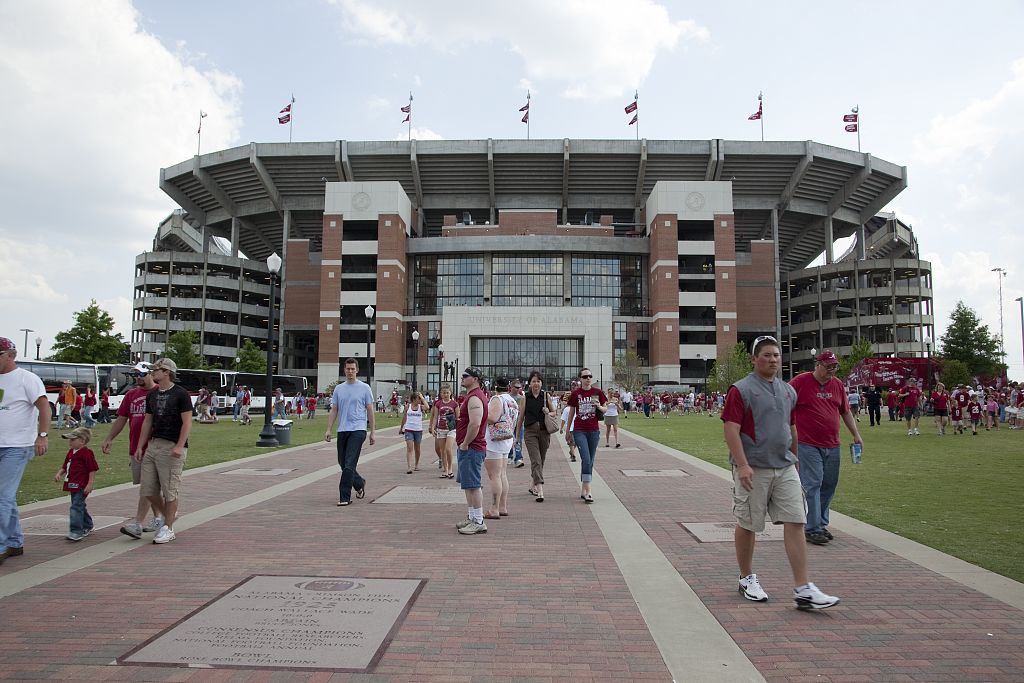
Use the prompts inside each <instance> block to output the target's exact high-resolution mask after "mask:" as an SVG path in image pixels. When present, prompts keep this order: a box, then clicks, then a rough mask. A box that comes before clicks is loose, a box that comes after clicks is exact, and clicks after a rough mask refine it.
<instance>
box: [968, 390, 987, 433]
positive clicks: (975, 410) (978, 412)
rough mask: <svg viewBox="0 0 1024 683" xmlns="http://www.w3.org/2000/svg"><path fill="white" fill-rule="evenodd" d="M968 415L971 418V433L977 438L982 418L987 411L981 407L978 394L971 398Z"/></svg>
mask: <svg viewBox="0 0 1024 683" xmlns="http://www.w3.org/2000/svg"><path fill="white" fill-rule="evenodd" d="M967 413H968V415H970V416H971V433H972V435H973V436H977V435H978V423H979V422H981V416H982V415H983V414H984V413H985V409H984V408H982V407H981V402H980V401H979V400H978V394H975V395H974V396H972V397H971V402H970V403H968V404H967Z"/></svg>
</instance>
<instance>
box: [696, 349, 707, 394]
mask: <svg viewBox="0 0 1024 683" xmlns="http://www.w3.org/2000/svg"><path fill="white" fill-rule="evenodd" d="M697 360H699V361H702V362H703V363H704V387H703V391H702V393H704V394H706V393H708V359H707V358H705V357H704V355H703V354H700V353H698V354H697Z"/></svg>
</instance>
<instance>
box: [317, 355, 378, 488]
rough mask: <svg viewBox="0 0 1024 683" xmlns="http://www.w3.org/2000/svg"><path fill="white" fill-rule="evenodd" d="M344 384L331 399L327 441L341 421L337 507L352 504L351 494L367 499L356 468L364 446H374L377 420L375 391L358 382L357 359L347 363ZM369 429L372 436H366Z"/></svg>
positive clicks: (339, 427)
mask: <svg viewBox="0 0 1024 683" xmlns="http://www.w3.org/2000/svg"><path fill="white" fill-rule="evenodd" d="M344 368H345V381H344V382H339V383H338V385H337V386H335V387H334V393H333V394H332V395H331V410H330V412H328V413H327V431H325V432H324V441H327V442H330V440H331V430H332V429H333V428H334V421H335V420H337V421H338V441H337V450H338V466H339V467H340V468H341V480H340V481H339V482H338V507H344V506H346V505H349V504H351V503H352V491H353V490H355V492H356V498H362V497H364V496H365V495H366V480H365V479H363V478H362V477H361V476H360V475H359V472H358V471H357V469H356V467H357V466H358V465H359V453H360V451H362V449H363V442H364V441H366V440H369V442H370V445H371V446H372V445H374V443H375V438H374V434H375V433H376V431H377V430H376V424H377V418H376V415H375V414H374V412H373V391H371V390H370V385H369V384H367V383H366V382H361V381H359V378H358V375H359V362H358V361H356V359H355V358H346V359H345V365H344ZM367 428H369V433H367Z"/></svg>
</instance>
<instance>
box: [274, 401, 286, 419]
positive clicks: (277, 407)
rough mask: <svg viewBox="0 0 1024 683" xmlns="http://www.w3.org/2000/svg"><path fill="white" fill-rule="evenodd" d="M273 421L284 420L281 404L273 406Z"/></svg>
mask: <svg viewBox="0 0 1024 683" xmlns="http://www.w3.org/2000/svg"><path fill="white" fill-rule="evenodd" d="M274 419H275V420H284V419H285V415H284V404H283V403H282V404H281V405H275V406H274Z"/></svg>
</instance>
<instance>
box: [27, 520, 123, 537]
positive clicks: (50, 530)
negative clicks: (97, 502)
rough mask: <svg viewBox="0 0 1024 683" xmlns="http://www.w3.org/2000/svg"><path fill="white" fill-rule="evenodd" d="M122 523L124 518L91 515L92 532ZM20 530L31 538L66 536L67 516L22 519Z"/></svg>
mask: <svg viewBox="0 0 1024 683" xmlns="http://www.w3.org/2000/svg"><path fill="white" fill-rule="evenodd" d="M123 521H124V517H110V516H109V515H93V516H92V523H93V527H92V529H93V531H94V532H95V531H99V530H100V529H106V528H107V527H108V526H114V525H115V524H120V523H121V522H123ZM21 530H22V531H23V532H24V533H26V534H31V535H33V536H67V534H68V516H67V515H36V516H34V517H24V518H22V520H21Z"/></svg>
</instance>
